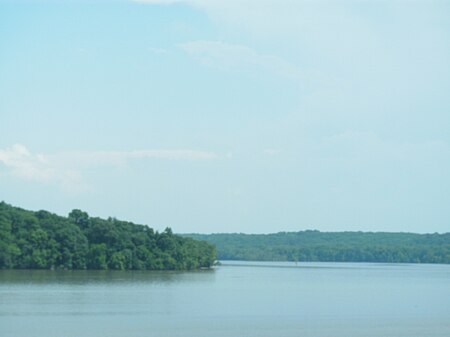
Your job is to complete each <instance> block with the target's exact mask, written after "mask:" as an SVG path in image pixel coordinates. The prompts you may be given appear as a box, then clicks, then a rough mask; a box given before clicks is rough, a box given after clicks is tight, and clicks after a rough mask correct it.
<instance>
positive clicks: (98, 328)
mask: <svg viewBox="0 0 450 337" xmlns="http://www.w3.org/2000/svg"><path fill="white" fill-rule="evenodd" d="M0 336H1V337H41V336H42V337H72V336H77V337H78V336H83V337H91V336H95V337H116V336H120V337H122V336H123V337H125V336H126V337H141V336H142V337H144V336H163V337H164V336H171V337H174V336H175V337H176V336H192V337H206V336H208V337H215V336H227V337H239V336H248V337H252V336H255V337H256V336H258V337H260V336H263V337H264V336H273V337H284V336H289V337H294V336H295V337H298V336H306V337H308V336H310V337H315V336H320V337H325V336H327V337H328V336H339V337H340V336H342V337H344V336H345V337H351V336H383V337H389V336H401V337H406V336H407V337H412V336H420V337H424V336H426V337H433V336H445V337H448V336H450V266H447V265H407V264H353V263H299V264H294V263H270V262H265V263H264V262H261V263H257V262H246V263H245V262H224V263H223V265H222V266H220V267H217V268H216V269H215V270H212V271H202V272H131V271H129V272H101V271H0Z"/></svg>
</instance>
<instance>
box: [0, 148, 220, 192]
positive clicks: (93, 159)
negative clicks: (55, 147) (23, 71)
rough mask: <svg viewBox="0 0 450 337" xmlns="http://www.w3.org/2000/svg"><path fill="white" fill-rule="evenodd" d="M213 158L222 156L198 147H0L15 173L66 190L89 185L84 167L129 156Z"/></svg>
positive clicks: (109, 163) (1, 160)
mask: <svg viewBox="0 0 450 337" xmlns="http://www.w3.org/2000/svg"><path fill="white" fill-rule="evenodd" d="M146 158H153V159H161V160H175V161H177V160H178V161H179V160H213V159H217V158H220V156H219V155H218V154H216V153H214V152H207V151H195V150H134V151H93V152H65V153H59V154H33V153H31V152H30V151H29V150H28V149H27V148H26V147H25V146H24V145H21V144H16V145H13V146H12V147H10V148H6V149H0V163H1V164H3V165H4V166H5V167H6V168H7V170H8V172H9V173H10V174H12V175H13V176H15V177H17V178H20V179H24V180H28V181H35V182H40V183H45V184H52V185H57V186H59V187H61V188H62V189H63V190H65V191H67V192H81V191H86V190H89V189H90V187H89V185H88V184H87V183H85V182H84V181H83V179H82V172H83V170H85V169H88V168H91V167H96V166H106V167H114V166H121V165H124V164H126V163H127V162H128V161H130V160H139V159H146Z"/></svg>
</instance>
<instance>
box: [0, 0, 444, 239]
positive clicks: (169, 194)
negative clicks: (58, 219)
mask: <svg viewBox="0 0 450 337" xmlns="http://www.w3.org/2000/svg"><path fill="white" fill-rule="evenodd" d="M449 17H450V2H449V1H446V0H410V1H406V0H389V1H388V0H376V1H373V0H257V1H256V0H239V1H235V0H227V1H212V0H209V1H206V0H148V1H146V0H142V1H127V0H115V1H114V0H112V1H107V0H91V1H87V0H84V1H76V0H70V1H69V0H67V1H65V0H60V1H56V0H55V1H51V0H41V1H39V0H34V1H31V0H29V1H26V0H14V1H12V0H10V1H8V0H0V200H3V201H5V202H7V203H9V204H12V205H15V206H19V207H22V208H25V209H31V210H39V209H45V210H49V211H51V212H54V213H57V214H60V215H67V214H68V213H69V212H70V211H71V210H72V209H76V208H77V209H82V210H84V211H87V212H88V213H89V214H90V215H91V216H100V217H108V216H112V217H116V218H118V219H123V220H129V221H133V222H136V223H141V224H147V225H149V226H151V227H153V228H155V229H157V230H163V229H164V228H165V227H171V228H172V229H173V231H174V232H178V233H188V232H199V233H217V232H244V233H272V232H279V231H300V230H306V229H317V230H320V231H388V232H400V231H401V232H418V233H433V232H440V233H442V232H449V231H450V221H449V219H450V20H449V19H448V18H449Z"/></svg>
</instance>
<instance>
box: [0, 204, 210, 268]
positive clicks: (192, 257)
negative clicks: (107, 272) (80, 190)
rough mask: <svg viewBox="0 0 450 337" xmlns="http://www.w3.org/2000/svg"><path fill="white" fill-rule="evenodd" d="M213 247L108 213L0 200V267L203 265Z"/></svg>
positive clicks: (168, 230) (205, 266)
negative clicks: (62, 211) (30, 207)
mask: <svg viewBox="0 0 450 337" xmlns="http://www.w3.org/2000/svg"><path fill="white" fill-rule="evenodd" d="M215 259H216V252H215V248H214V246H212V245H210V244H208V243H206V242H204V241H197V240H194V239H191V238H184V237H181V236H178V235H174V234H173V233H172V231H171V230H170V229H169V228H167V229H166V230H165V231H163V232H162V233H158V232H157V231H154V230H153V229H151V228H149V227H147V226H143V225H136V224H133V223H131V222H126V221H119V220H117V219H114V218H109V219H107V220H104V219H100V218H92V217H89V215H88V214H87V213H86V212H82V211H80V210H73V211H72V212H70V214H69V216H68V217H67V218H66V217H62V216H58V215H55V214H52V213H49V212H47V211H38V212H32V211H27V210H23V209H20V208H17V207H12V206H10V205H8V204H6V203H4V202H0V268H1V269H7V268H8V269H13V268H14V269H118V270H123V269H138V270H141V269H149V270H191V269H198V268H208V267H210V266H212V264H213V263H214V261H215Z"/></svg>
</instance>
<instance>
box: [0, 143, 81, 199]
mask: <svg viewBox="0 0 450 337" xmlns="http://www.w3.org/2000/svg"><path fill="white" fill-rule="evenodd" d="M0 163H2V164H3V165H4V166H6V167H7V169H8V170H9V172H10V173H11V174H12V175H13V176H15V177H18V178H21V179H25V180H28V181H35V182H41V183H47V184H55V185H58V186H60V187H61V188H62V189H64V190H65V191H69V192H79V191H83V190H86V189H88V186H87V185H86V184H85V183H83V181H82V179H81V174H80V172H78V171H77V170H74V169H71V168H68V167H60V166H59V165H55V164H54V162H53V161H52V160H50V158H49V157H48V156H45V155H42V154H32V153H30V151H29V150H28V149H27V148H26V147H25V146H23V145H21V144H16V145H14V146H12V147H10V148H6V149H0Z"/></svg>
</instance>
